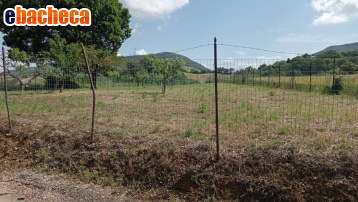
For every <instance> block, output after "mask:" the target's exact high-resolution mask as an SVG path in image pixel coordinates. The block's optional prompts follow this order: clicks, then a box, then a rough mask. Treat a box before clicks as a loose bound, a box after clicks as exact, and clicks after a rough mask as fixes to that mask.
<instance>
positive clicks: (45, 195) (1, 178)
mask: <svg viewBox="0 0 358 202" xmlns="http://www.w3.org/2000/svg"><path fill="white" fill-rule="evenodd" d="M11 196H13V198H19V199H20V200H18V201H66V202H67V201H132V200H131V199H129V198H128V197H127V196H124V194H123V195H118V194H113V191H112V190H111V188H109V187H108V188H102V187H100V186H96V185H93V184H84V183H80V182H74V181H71V180H68V179H65V178H62V177H59V176H55V175H48V174H44V173H37V172H33V171H28V170H23V171H20V172H18V171H14V172H12V171H4V172H1V173H0V201H1V202H3V201H4V202H6V201H7V200H8V198H11ZM10 201H11V200H10Z"/></svg>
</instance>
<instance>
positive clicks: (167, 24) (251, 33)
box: [119, 0, 358, 59]
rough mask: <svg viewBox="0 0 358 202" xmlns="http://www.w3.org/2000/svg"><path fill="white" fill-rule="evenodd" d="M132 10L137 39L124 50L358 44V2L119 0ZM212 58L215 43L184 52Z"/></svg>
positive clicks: (231, 50)
mask: <svg viewBox="0 0 358 202" xmlns="http://www.w3.org/2000/svg"><path fill="white" fill-rule="evenodd" d="M119 1H120V2H122V3H123V5H124V6H125V7H127V8H129V10H130V13H131V14H132V18H131V24H130V25H131V28H133V31H132V37H131V38H129V39H128V40H126V41H125V43H124V44H123V46H122V47H121V49H120V50H119V54H121V55H134V54H148V53H157V52H163V51H180V50H182V49H186V48H191V47H195V46H199V45H203V44H212V43H213V39H214V37H217V40H218V43H223V44H229V45H238V46H248V47H255V48H261V49H268V50H274V51H281V52H288V53H302V54H303V53H309V54H311V53H315V52H318V51H320V50H322V49H323V48H326V47H328V46H331V45H340V44H345V43H353V42H358V32H357V31H356V30H357V27H358V26H357V25H358V20H357V18H358V0H272V1H267V0H225V1H217V0H216V1H215V0H150V1H148V0H119ZM180 53H181V54H183V55H185V56H188V57H190V58H192V59H210V58H212V57H213V47H212V46H207V47H202V48H199V49H194V50H188V51H182V52H180ZM218 56H219V58H222V59H226V58H234V59H246V58H250V59H251V58H252V59H255V58H283V59H285V58H288V57H292V55H287V54H277V53H269V52H262V51H256V50H251V49H245V48H237V47H226V46H219V47H218Z"/></svg>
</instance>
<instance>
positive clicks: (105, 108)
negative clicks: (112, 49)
mask: <svg viewBox="0 0 358 202" xmlns="http://www.w3.org/2000/svg"><path fill="white" fill-rule="evenodd" d="M195 61H196V62H197V63H198V64H201V65H203V66H204V67H206V68H207V69H208V71H207V72H208V73H205V74H200V73H198V72H194V73H193V69H189V70H188V69H187V70H185V71H183V72H180V73H179V74H178V75H177V76H175V77H173V76H171V77H169V76H168V77H167V78H165V76H163V74H160V73H158V72H156V71H155V68H156V67H155V66H150V67H148V68H147V67H145V68H143V67H142V68H138V67H130V66H128V65H127V63H125V62H123V63H121V64H118V65H117V66H116V67H115V68H112V69H111V70H108V71H102V70H103V69H105V68H106V67H104V66H102V64H100V63H91V64H90V66H91V69H92V78H93V80H94V84H95V86H96V89H97V90H98V91H97V92H98V100H97V103H96V107H97V114H96V132H98V133H102V134H109V135H112V136H116V137H124V136H126V135H160V136H161V137H165V136H173V137H176V138H183V139H184V140H185V139H188V140H190V141H199V142H200V143H202V144H204V145H207V146H208V148H210V147H212V146H213V141H214V139H215V103H214V100H215V99H214V73H213V71H214V60H212V59H204V60H195ZM327 61H328V62H327ZM338 62H339V61H338V60H337V61H336V60H335V59H329V60H325V63H323V62H322V61H321V59H319V58H318V59H312V60H311V62H310V63H307V64H305V65H298V64H297V63H295V61H279V60H258V59H255V60H234V59H226V60H218V93H219V119H218V121H219V125H220V136H221V138H222V139H221V142H222V145H223V148H224V149H232V148H238V147H241V146H245V147H246V146H247V147H251V148H268V147H269V148H271V147H280V146H294V147H296V148H298V149H307V150H318V149H325V150H329V151H332V152H334V148H336V147H339V148H346V149H350V148H355V145H358V141H357V134H358V124H357V120H358V117H357V106H358V103H357V92H358V81H357V80H358V77H357V75H358V74H356V73H357V72H355V71H353V70H350V69H349V68H346V69H344V68H342V67H338V65H337V63H338ZM8 68H9V74H8V89H9V92H10V95H9V96H10V97H9V103H10V107H11V113H12V114H13V115H15V117H14V120H15V121H16V120H21V121H26V122H28V123H29V124H31V125H36V124H39V123H42V124H44V123H46V124H52V125H58V126H61V127H65V128H71V127H72V128H73V130H82V131H87V130H89V128H90V113H91V110H90V107H91V99H90V97H91V92H90V90H89V89H90V82H89V79H88V75H87V74H86V72H85V69H84V63H83V62H81V61H65V62H63V61H62V62H54V61H50V60H46V59H37V60H28V61H21V60H14V61H10V60H9V61H8ZM347 69H348V70H347ZM144 70H145V71H144ZM2 73H3V72H1V74H2ZM3 86H4V82H3V77H1V80H0V89H1V91H2V90H3ZM59 92H62V93H59ZM1 100H2V101H3V100H4V98H3V97H2V98H1ZM0 109H1V117H2V118H3V117H5V108H4V106H3V105H2V106H0ZM212 150H213V151H214V149H213V148H212Z"/></svg>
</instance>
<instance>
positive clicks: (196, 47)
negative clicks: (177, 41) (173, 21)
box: [173, 44, 214, 53]
mask: <svg viewBox="0 0 358 202" xmlns="http://www.w3.org/2000/svg"><path fill="white" fill-rule="evenodd" d="M213 45H214V44H205V45H200V46H195V47H192V48H187V49H183V50H178V51H175V52H173V53H179V52H184V51H188V50H193V49H198V48H201V47H206V46H213Z"/></svg>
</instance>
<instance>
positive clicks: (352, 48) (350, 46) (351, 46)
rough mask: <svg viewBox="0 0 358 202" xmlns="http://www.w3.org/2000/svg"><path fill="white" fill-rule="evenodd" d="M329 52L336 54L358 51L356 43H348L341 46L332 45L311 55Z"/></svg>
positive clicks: (357, 43)
mask: <svg viewBox="0 0 358 202" xmlns="http://www.w3.org/2000/svg"><path fill="white" fill-rule="evenodd" d="M329 50H336V51H338V52H340V53H341V52H349V51H355V50H358V42H354V43H348V44H342V45H333V46H329V47H327V48H325V49H323V50H321V51H318V52H317V53H314V54H313V55H318V54H320V53H324V52H327V51H329Z"/></svg>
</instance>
